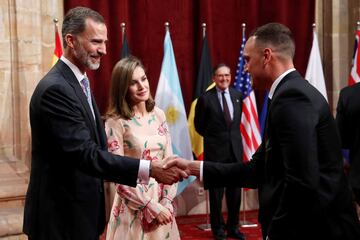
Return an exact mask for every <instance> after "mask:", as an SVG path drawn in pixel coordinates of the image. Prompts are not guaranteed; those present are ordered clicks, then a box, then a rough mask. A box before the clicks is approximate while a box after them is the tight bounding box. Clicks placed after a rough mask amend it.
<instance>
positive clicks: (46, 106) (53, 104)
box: [38, 85, 139, 186]
mask: <svg viewBox="0 0 360 240" xmlns="http://www.w3.org/2000/svg"><path fill="white" fill-rule="evenodd" d="M39 103H40V106H38V107H39V109H40V113H39V114H40V115H39V116H41V117H42V119H41V120H42V122H43V124H44V129H46V130H47V131H48V132H44V133H43V134H45V135H50V136H51V137H49V138H48V139H54V142H53V144H54V145H55V146H56V147H57V148H59V152H63V153H64V159H62V161H65V162H66V161H68V163H67V164H71V166H76V168H78V169H79V170H81V171H83V172H85V173H88V174H90V175H93V176H95V177H99V178H104V179H107V180H110V181H114V182H118V183H122V184H126V185H131V186H135V185H136V180H137V175H138V169H139V161H138V160H135V159H131V158H128V157H122V156H115V155H112V154H111V153H109V152H107V151H106V150H103V149H101V148H100V146H99V145H98V144H96V143H95V142H94V140H93V139H92V138H91V135H90V127H89V126H88V124H87V123H86V121H85V119H84V114H83V107H82V105H81V104H80V102H79V100H78V99H77V96H76V95H74V94H73V92H71V91H69V88H67V87H65V86H62V85H53V86H52V87H50V88H48V89H47V90H46V91H45V92H44V93H43V95H42V98H41V101H40V102H39ZM54 164H57V163H54ZM58 164H59V166H64V164H63V163H58Z"/></svg>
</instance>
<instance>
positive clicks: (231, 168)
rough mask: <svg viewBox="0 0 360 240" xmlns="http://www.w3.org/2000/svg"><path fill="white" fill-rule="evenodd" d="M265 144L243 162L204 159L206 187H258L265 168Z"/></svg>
mask: <svg viewBox="0 0 360 240" xmlns="http://www.w3.org/2000/svg"><path fill="white" fill-rule="evenodd" d="M263 155H264V153H263V145H260V146H259V148H258V149H257V151H256V152H255V153H254V155H253V157H252V160H251V161H249V162H247V163H243V162H236V163H217V162H208V161H204V165H203V174H204V175H203V178H204V187H205V189H208V188H217V187H246V188H258V187H259V183H261V181H262V177H263V175H262V172H263V169H264V157H263Z"/></svg>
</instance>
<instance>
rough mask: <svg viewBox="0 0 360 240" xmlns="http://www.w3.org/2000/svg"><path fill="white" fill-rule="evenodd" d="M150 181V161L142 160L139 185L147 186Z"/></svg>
mask: <svg viewBox="0 0 360 240" xmlns="http://www.w3.org/2000/svg"><path fill="white" fill-rule="evenodd" d="M149 179H150V161H149V160H144V159H140V164H139V173H138V183H141V184H147V183H149Z"/></svg>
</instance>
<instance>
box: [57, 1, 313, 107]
mask: <svg viewBox="0 0 360 240" xmlns="http://www.w3.org/2000/svg"><path fill="white" fill-rule="evenodd" d="M64 4H65V6H64V8H65V12H67V10H68V9H70V8H73V7H76V6H86V7H90V8H92V9H94V10H96V11H98V12H100V13H101V14H102V15H103V16H104V18H105V21H106V23H107V26H108V38H109V42H108V46H107V52H108V53H107V55H106V56H104V57H103V59H102V63H101V67H100V69H99V70H97V71H93V72H89V73H88V75H89V76H90V79H91V84H92V89H93V91H94V94H95V98H96V101H97V103H98V106H99V107H100V110H101V112H102V113H104V111H105V110H106V106H107V104H108V96H109V86H110V79H111V71H112V68H113V66H114V65H115V63H116V62H117V61H118V60H119V58H120V52H121V47H122V43H121V37H122V36H121V26H120V24H121V22H125V23H126V34H127V38H128V42H129V46H130V49H131V53H132V54H133V55H135V56H137V57H139V58H140V59H141V60H142V61H143V63H144V65H145V67H146V72H147V75H148V78H149V81H150V87H151V92H152V94H153V96H154V95H155V91H156V87H157V83H158V79H159V76H160V69H161V63H162V58H163V41H164V36H165V28H164V23H165V22H169V23H170V35H171V39H172V43H173V47H174V52H175V57H176V63H177V68H178V72H179V78H180V84H181V87H182V93H183V98H184V101H185V107H186V109H187V110H189V107H190V104H191V101H192V96H193V89H194V87H195V81H196V76H197V69H198V65H199V61H200V51H201V40H202V28H201V24H202V23H206V24H207V35H208V40H209V47H210V51H211V57H212V63H213V65H215V64H217V63H220V62H224V63H226V64H228V65H229V66H230V67H231V68H232V73H233V76H234V75H235V70H236V65H237V62H238V57H239V49H240V45H241V38H242V27H241V24H242V23H246V36H249V34H250V33H251V31H252V30H253V29H254V28H256V27H258V26H260V25H263V24H265V23H268V22H280V23H283V24H285V25H287V26H288V27H289V28H290V29H291V30H292V32H293V34H294V38H295V42H296V54H295V60H294V63H295V67H296V68H297V70H299V71H300V73H301V74H302V75H305V71H306V66H307V62H308V57H309V53H310V48H311V44H312V23H313V22H314V19H315V1H313V0H272V1H269V0H211V1H209V0H136V1H133V0H108V1H92V0H66V1H64ZM263 92H264V89H263V86H258V89H257V90H256V95H257V100H258V105H260V106H261V102H262V95H263Z"/></svg>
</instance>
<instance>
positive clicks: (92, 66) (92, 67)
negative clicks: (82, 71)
mask: <svg viewBox="0 0 360 240" xmlns="http://www.w3.org/2000/svg"><path fill="white" fill-rule="evenodd" d="M85 66H86V67H87V68H89V69H90V70H97V69H98V68H99V67H100V62H98V63H92V62H90V60H89V59H88V60H86V62H85Z"/></svg>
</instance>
